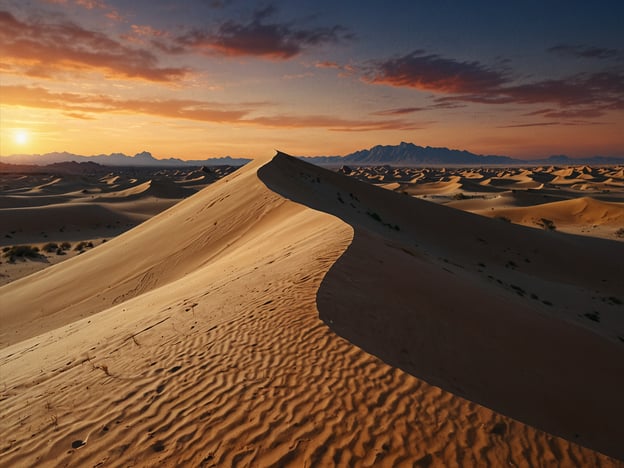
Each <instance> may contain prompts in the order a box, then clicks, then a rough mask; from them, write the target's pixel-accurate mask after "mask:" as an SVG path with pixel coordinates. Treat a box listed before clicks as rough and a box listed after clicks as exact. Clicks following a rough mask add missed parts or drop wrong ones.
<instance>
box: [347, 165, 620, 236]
mask: <svg viewBox="0 0 624 468" xmlns="http://www.w3.org/2000/svg"><path fill="white" fill-rule="evenodd" d="M380 172H383V173H385V174H388V176H387V177H386V178H385V181H384V182H383V183H380V182H379V180H378V174H379V173H380ZM345 174H348V175H349V176H350V177H352V178H356V179H359V180H362V181H365V182H368V183H373V184H374V185H378V186H380V187H383V188H386V189H388V190H393V191H395V192H400V193H403V194H407V195H411V196H413V197H418V198H427V199H428V200H430V201H434V202H436V203H440V204H446V205H448V206H452V207H454V208H458V209H461V210H466V211H470V212H473V213H478V214H481V215H484V216H489V217H501V218H505V219H508V220H511V221H512V222H517V223H519V224H524V225H526V226H532V227H536V226H537V227H540V228H541V227H543V223H542V221H541V220H542V218H547V219H551V216H554V217H556V218H557V220H555V223H556V225H557V226H560V227H561V228H562V230H563V231H565V232H569V233H574V234H581V235H587V236H594V237H601V238H606V239H611V240H623V239H624V222H623V221H622V218H621V217H620V216H619V215H616V214H615V212H618V211H619V210H620V207H621V206H624V177H622V174H624V172H623V170H622V168H621V167H597V168H593V167H587V166H577V167H567V168H556V167H546V168H545V167H534V168H530V169H523V168H510V169H498V168H476V169H462V168H423V169H417V168H395V169H394V170H393V171H392V172H389V171H388V170H386V169H384V168H383V167H382V168H375V167H357V168H349V171H348V172H345ZM392 177H394V179H392ZM590 198H591V200H593V201H594V202H595V203H594V202H592V201H588V200H590ZM575 200H576V201H575ZM578 200H581V201H578ZM563 201H568V203H563V204H560V205H556V204H553V205H552V206H551V205H549V204H550V203H554V202H563ZM588 203H591V207H587V206H586V205H587V204H588ZM601 203H604V205H600V204H601ZM520 207H522V208H523V209H521V210H516V208H520ZM533 207H534V208H533ZM549 207H550V208H549ZM605 210H607V211H608V213H605V212H604V211H605ZM592 213H593V214H592ZM557 221H559V222H557Z"/></svg>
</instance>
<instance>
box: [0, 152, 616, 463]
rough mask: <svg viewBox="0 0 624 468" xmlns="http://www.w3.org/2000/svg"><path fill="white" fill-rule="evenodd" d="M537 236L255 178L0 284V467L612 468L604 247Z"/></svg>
mask: <svg viewBox="0 0 624 468" xmlns="http://www.w3.org/2000/svg"><path fill="white" fill-rule="evenodd" d="M620 171H621V170H620ZM550 172H551V173H550V175H549V177H550V176H552V177H553V179H552V180H555V179H556V178H557V177H561V178H562V180H565V181H569V180H571V179H569V178H567V177H573V178H574V180H584V181H585V182H583V183H585V184H591V183H594V182H587V181H586V179H583V177H582V175H583V174H576V173H570V174H569V175H566V174H556V173H555V172H556V171H555V170H552V171H550ZM616 172H617V171H616ZM521 174H522V173H520V174H514V177H515V178H516V179H521V180H519V181H518V183H519V184H525V186H531V183H529V181H528V180H527V179H526V178H525V176H526V174H524V175H521ZM609 174H611V173H609ZM616 176H617V174H611V175H608V177H607V174H605V177H607V178H606V179H605V180H607V179H613V180H615V179H617V177H616ZM415 177H417V176H416V175H415V176H414V177H412V179H413V178H415ZM454 177H457V175H451V176H450V177H449V182H451V183H452V184H456V183H464V182H463V180H472V181H473V182H474V183H475V184H476V185H478V186H479V187H483V188H482V189H481V190H482V192H483V193H497V192H498V191H497V190H494V189H493V187H494V186H496V183H492V182H490V183H487V184H480V183H479V182H484V181H483V180H480V179H479V178H478V177H479V176H478V174H477V175H474V177H473V175H471V174H467V175H465V176H464V179H455V178H454ZM496 177H498V178H505V177H506V176H505V175H504V174H502V175H498V176H496ZM526 177H527V178H528V179H530V180H532V179H531V178H530V177H528V176H526ZM620 178H621V174H620ZM379 183H381V184H383V183H397V181H396V180H394V179H391V178H389V177H388V178H385V179H381V178H380V180H379ZM410 183H412V182H403V181H401V182H399V184H401V185H404V184H410ZM514 183H515V182H514ZM579 183H581V182H579ZM601 183H605V182H601ZM610 183H611V182H609V184H610ZM572 185H574V184H572ZM566 187H567V185H566ZM395 188H396V187H395ZM432 190H434V191H436V193H442V192H444V187H442V186H440V185H438V186H436V187H435V188H432ZM527 190H528V189H527ZM561 190H562V191H565V190H567V188H566V189H563V188H562V189H561ZM572 190H576V189H573V188H572ZM402 191H408V190H407V188H404V190H402ZM438 191H440V192H438ZM408 192H409V191H408ZM430 193H433V192H430ZM449 194H451V192H450V191H449V192H448V193H445V195H449ZM512 194H513V192H512ZM408 195H409V193H408ZM450 198H452V194H451V197H450ZM510 198H514V197H512V196H510ZM458 201H467V200H458ZM551 201H557V202H558V201H560V200H551ZM573 201H575V200H573ZM585 201H587V200H583V199H581V203H584V202H585ZM587 203H588V204H590V203H592V202H589V201H587ZM599 203H609V204H614V205H615V206H616V208H617V206H619V205H617V203H619V202H618V201H615V200H599ZM499 208H500V209H509V208H508V207H506V206H503V205H502V204H501V206H500V207H499ZM512 208H518V206H515V207H512ZM609 208H610V209H611V205H609ZM473 209H475V210H478V209H480V208H479V207H477V208H473ZM572 209H579V207H578V206H574V207H573V208H572ZM592 209H593V208H592ZM609 213H611V212H610V211H609ZM517 216H518V218H517V219H518V220H520V219H522V216H523V215H520V214H518V215H517ZM617 216H618V215H617V209H615V214H607V215H606V217H608V218H611V217H617ZM592 219H593V218H592ZM558 231H559V226H557V229H556V230H555V231H554V232H553V231H552V230H549V229H535V228H530V227H525V226H521V225H517V224H514V223H509V222H501V221H500V220H497V219H489V218H487V217H484V216H479V215H476V214H473V213H468V212H464V211H461V210H457V209H452V208H450V207H447V206H442V205H440V204H434V203H429V202H428V201H423V200H419V199H418V197H413V196H406V195H404V194H402V193H397V192H396V191H393V190H392V189H390V190H388V189H385V188H382V187H375V186H374V185H372V184H370V183H362V182H361V181H358V180H355V178H352V177H347V176H345V175H344V174H339V173H336V172H332V171H328V170H325V169H322V168H319V167H315V166H312V165H310V164H306V163H304V162H302V161H299V160H296V159H294V158H290V157H288V156H286V155H284V154H281V153H280V154H278V155H277V156H276V157H275V158H273V159H270V160H269V159H267V160H256V161H254V162H252V163H250V164H248V165H246V166H244V167H243V168H241V169H239V170H238V171H236V172H234V173H232V174H229V175H227V176H225V177H223V178H222V179H220V180H218V181H217V182H215V183H213V184H211V185H210V186H208V187H206V188H205V189H203V190H201V191H200V192H198V193H196V194H194V195H192V196H190V197H188V198H186V199H184V200H182V201H180V202H179V203H177V204H175V205H173V206H171V207H170V208H168V209H167V210H165V211H163V212H161V213H160V214H157V215H155V216H153V217H151V218H150V219H148V220H146V221H144V222H143V223H141V224H139V225H137V226H136V227H134V228H132V229H130V230H127V231H126V232H123V233H122V234H120V235H118V236H116V237H114V238H112V239H111V240H109V241H108V242H106V243H103V244H100V245H97V247H95V248H93V249H89V250H88V251H86V252H85V253H83V254H81V255H77V256H75V257H73V258H70V259H68V260H66V261H63V262H61V263H58V264H55V265H52V266H50V267H48V268H45V269H43V270H41V271H39V272H35V273H33V274H31V275H29V276H27V277H23V278H21V279H17V280H15V281H12V282H10V283H8V284H6V285H4V286H2V287H0V305H1V307H0V323H2V327H1V330H0V378H1V382H2V386H1V388H0V405H1V406H0V408H1V416H0V440H2V444H1V446H0V465H2V466H296V467H301V466H410V467H411V466H424V467H426V466H503V465H505V466H622V462H620V461H618V460H623V459H624V446H623V445H622V444H621V441H622V440H624V429H623V427H622V420H623V418H624V406H623V404H622V399H621V389H622V388H624V315H623V314H622V301H624V291H623V289H624V288H623V287H622V285H624V263H623V262H622V261H621V259H622V258H624V244H623V243H621V242H616V241H614V240H609V239H600V238H595V237H588V236H579V235H573V234H566V233H564V232H558Z"/></svg>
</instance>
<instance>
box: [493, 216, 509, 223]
mask: <svg viewBox="0 0 624 468" xmlns="http://www.w3.org/2000/svg"><path fill="white" fill-rule="evenodd" d="M496 219H499V220H501V221H504V222H506V223H511V219H509V218H508V217H507V216H497V217H496Z"/></svg>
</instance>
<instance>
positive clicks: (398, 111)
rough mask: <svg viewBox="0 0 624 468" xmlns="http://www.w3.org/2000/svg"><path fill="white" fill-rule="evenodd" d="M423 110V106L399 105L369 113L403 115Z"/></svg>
mask: <svg viewBox="0 0 624 468" xmlns="http://www.w3.org/2000/svg"><path fill="white" fill-rule="evenodd" d="M423 110H425V108H424V107H399V108H397V109H384V110H380V111H377V112H373V113H371V115H381V116H385V115H405V114H411V113H413V112H420V111H423Z"/></svg>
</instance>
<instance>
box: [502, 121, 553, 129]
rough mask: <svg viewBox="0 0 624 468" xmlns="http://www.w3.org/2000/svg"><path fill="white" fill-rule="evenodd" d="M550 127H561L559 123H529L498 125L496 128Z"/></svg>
mask: <svg viewBox="0 0 624 468" xmlns="http://www.w3.org/2000/svg"><path fill="white" fill-rule="evenodd" d="M552 125H561V123H560V122H530V123H523V124H511V125H499V126H498V127H496V128H523V127H550V126H552Z"/></svg>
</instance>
